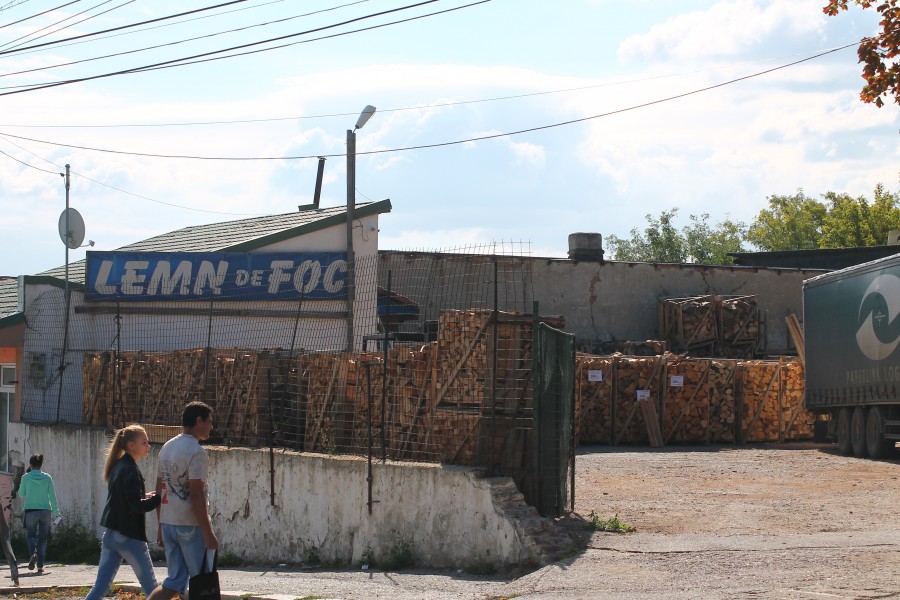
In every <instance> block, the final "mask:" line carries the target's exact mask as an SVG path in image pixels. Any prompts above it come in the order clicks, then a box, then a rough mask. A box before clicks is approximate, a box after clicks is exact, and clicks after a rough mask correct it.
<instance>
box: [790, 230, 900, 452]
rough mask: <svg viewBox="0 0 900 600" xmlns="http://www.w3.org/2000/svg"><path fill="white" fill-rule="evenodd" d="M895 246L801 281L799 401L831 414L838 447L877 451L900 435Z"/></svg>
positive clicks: (899, 260)
mask: <svg viewBox="0 0 900 600" xmlns="http://www.w3.org/2000/svg"><path fill="white" fill-rule="evenodd" d="M897 251H898V254H895V255H893V256H889V257H887V258H883V259H880V260H876V261H872V262H869V263H865V264H861V265H857V266H854V267H849V268H847V269H841V270H839V271H833V272H831V273H827V274H825V275H820V276H818V277H814V278H812V279H808V280H806V281H804V282H803V331H804V339H805V353H806V406H807V408H809V409H810V410H811V411H813V412H815V413H817V414H820V415H829V416H830V417H831V419H830V421H829V433H830V434H831V435H832V436H834V438H836V439H837V442H838V446H839V448H840V450H841V452H843V453H844V454H851V453H852V454H855V455H856V456H865V455H869V456H871V457H873V458H877V457H881V456H884V455H886V454H887V453H888V452H891V451H892V450H893V449H894V445H895V441H896V440H900V348H898V345H900V317H898V315H900V247H898V249H897Z"/></svg>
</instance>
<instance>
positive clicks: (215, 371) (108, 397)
mask: <svg viewBox="0 0 900 600" xmlns="http://www.w3.org/2000/svg"><path fill="white" fill-rule="evenodd" d="M207 364H208V365H209V370H208V375H207ZM262 364H263V363H262V362H261V361H260V353H259V351H257V350H248V351H242V350H212V351H210V352H207V351H206V350H203V349H196V350H177V351H174V352H167V353H158V354H146V353H143V352H123V353H121V354H120V355H119V358H118V361H117V360H116V358H115V353H112V352H100V353H86V354H85V361H84V402H83V405H82V407H83V408H82V418H83V420H84V422H85V423H88V424H93V425H105V426H112V427H121V426H122V425H123V424H126V423H147V424H164V425H178V424H179V423H180V419H181V410H182V408H183V407H184V405H185V404H187V403H188V402H191V401H193V400H202V401H204V402H206V403H207V404H209V405H210V406H212V408H213V410H214V411H215V412H216V413H217V415H218V417H219V419H218V420H217V422H216V427H215V429H214V430H213V436H214V437H217V438H222V439H226V440H227V441H229V442H231V443H236V444H255V443H257V442H258V440H259V438H260V437H261V436H267V435H268V431H267V430H265V429H261V428H260V422H259V418H260V414H261V412H262V411H263V408H264V405H263V404H262V402H261V398H262V397H263V395H262V394H261V392H264V390H262V389H260V372H261V368H262ZM116 370H118V376H119V378H120V382H121V383H120V385H121V389H120V390H119V389H116V383H115V382H116Z"/></svg>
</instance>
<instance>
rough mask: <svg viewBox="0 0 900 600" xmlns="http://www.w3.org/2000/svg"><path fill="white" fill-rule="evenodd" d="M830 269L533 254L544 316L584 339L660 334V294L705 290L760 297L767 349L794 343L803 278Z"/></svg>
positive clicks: (693, 293)
mask: <svg viewBox="0 0 900 600" xmlns="http://www.w3.org/2000/svg"><path fill="white" fill-rule="evenodd" d="M823 272H824V271H816V270H799V269H762V268H756V267H712V266H704V265H675V264H656V263H626V262H607V263H605V264H598V263H595V262H575V261H571V260H540V259H534V265H533V277H534V296H535V298H536V299H537V300H538V301H539V302H540V306H541V312H542V313H544V314H562V315H564V316H565V317H566V329H568V330H569V331H572V332H574V333H575V334H576V335H577V336H578V337H579V338H584V339H598V338H599V339H603V340H608V339H612V338H615V339H619V340H640V339H657V338H658V335H659V334H658V328H659V315H658V306H657V299H658V298H661V297H684V296H698V295H705V294H721V295H754V294H755V295H757V296H758V297H759V298H758V300H759V309H760V318H761V319H763V320H764V322H765V333H766V337H765V340H764V344H763V348H764V349H766V350H768V351H769V352H779V351H782V350H785V349H787V348H788V347H789V335H790V334H789V333H788V330H787V325H786V324H785V321H784V317H785V316H787V315H788V313H796V314H797V315H798V316H799V315H802V314H803V297H802V284H803V280H804V279H809V278H810V277H814V276H816V275H820V274H822V273H823Z"/></svg>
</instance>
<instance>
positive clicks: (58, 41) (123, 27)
mask: <svg viewBox="0 0 900 600" xmlns="http://www.w3.org/2000/svg"><path fill="white" fill-rule="evenodd" d="M111 1H112V0H106V2H102V3H101V4H98V5H97V6H102V5H103V4H106V3H107V2H111ZM134 1H135V0H129V1H128V2H126V3H125V4H131V2H134ZM242 2H247V0H231V1H230V2H223V3H221V4H215V5H212V6H205V7H203V8H197V9H194V10H189V11H187V12H182V13H178V14H174V15H168V16H165V17H158V18H156V19H150V20H148V21H141V22H139V23H131V24H129V25H120V26H119V27H113V28H111V29H104V30H102V31H95V32H93V33H84V34H82V35H76V36H72V37H69V38H63V39H61V40H56V41H54V42H44V43H43V44H35V45H34V46H26V47H25V48H19V49H18V51H19V52H22V51H24V50H33V49H34V48H42V47H44V46H52V45H54V44H59V43H61V42H70V41H72V40H80V39H83V38H87V37H93V36H95V35H100V34H103V33H110V32H113V31H121V30H123V29H130V28H132V27H138V26H140V25H147V24H149V23H158V22H159V21H166V20H169V19H175V18H177V17H183V16H185V15H192V14H196V13H199V12H205V11H208V10H214V9H216V8H221V7H223V6H230V5H232V4H240V3H242ZM120 6H124V4H123V5H120ZM93 8H96V7H93ZM93 8H89V9H88V10H92V9H93ZM117 8H118V7H117ZM83 12H87V11H83ZM79 14H83V13H79ZM100 14H103V13H100ZM73 16H78V15H73ZM95 16H97V15H95ZM71 18H72V17H69V19H71ZM65 20H67V19H63V21H65ZM58 22H59V23H61V22H62V21H58ZM80 22H81V21H79V23H80ZM55 24H56V23H54V25H55ZM73 24H74V23H73ZM48 27H52V25H49V26H48ZM44 29H46V27H45V28H44ZM38 31H42V30H41V29H38ZM57 31H59V30H57ZM34 33H37V32H34ZM51 33H55V32H51ZM45 35H50V34H45ZM23 37H27V36H23ZM41 37H43V36H41ZM18 39H22V38H18ZM15 41H17V40H12V42H15ZM12 42H7V43H6V44H2V45H0V47H2V46H8V45H9V44H11V43H12ZM14 50H15V49H12V50H4V51H2V52H0V56H2V55H4V54H9V53H11V52H13V51H14Z"/></svg>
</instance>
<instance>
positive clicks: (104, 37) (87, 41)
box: [16, 0, 369, 54]
mask: <svg viewBox="0 0 900 600" xmlns="http://www.w3.org/2000/svg"><path fill="white" fill-rule="evenodd" d="M76 1H80V0H76ZM285 1H286V0H270V1H269V2H263V3H262V4H256V5H254V6H245V7H242V8H233V9H231V10H223V11H222V12H220V13H216V14H214V15H201V16H199V17H193V18H191V19H185V20H183V21H176V22H174V23H163V24H162V25H154V26H153V27H145V28H144V29H137V30H135V31H123V32H122V33H115V34H112V35H102V36H100V37H96V38H91V39H85V40H81V41H76V42H68V43H57V45H56V46H54V49H57V48H65V47H68V46H77V45H79V44H90V43H93V42H99V41H101V40H108V39H110V38H114V37H120V36H123V35H132V34H135V33H143V32H145V31H151V30H153V29H162V28H164V27H172V26H174V25H183V24H184V23H190V22H191V21H200V20H202V19H212V18H214V17H221V16H224V15H227V14H230V13H233V12H241V11H245V10H253V9H255V8H261V7H263V6H268V5H270V4H280V3H281V2H285ZM358 2H369V0H358ZM358 2H352V3H351V4H357V3H358ZM325 10H329V9H325ZM323 12H324V11H323ZM33 52H38V50H21V49H20V50H17V51H16V53H17V54H31V53H33Z"/></svg>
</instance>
